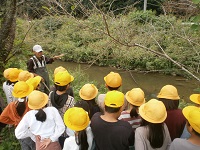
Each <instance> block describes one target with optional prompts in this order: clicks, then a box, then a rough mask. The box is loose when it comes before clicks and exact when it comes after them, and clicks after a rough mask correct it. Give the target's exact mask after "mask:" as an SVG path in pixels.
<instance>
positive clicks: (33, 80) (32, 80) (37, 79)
mask: <svg viewBox="0 0 200 150" xmlns="http://www.w3.org/2000/svg"><path fill="white" fill-rule="evenodd" d="M41 80H42V77H41V76H36V77H34V78H30V79H28V80H27V81H26V83H28V84H30V85H32V86H33V87H34V89H36V88H37V87H38V85H39V84H40V82H41Z"/></svg>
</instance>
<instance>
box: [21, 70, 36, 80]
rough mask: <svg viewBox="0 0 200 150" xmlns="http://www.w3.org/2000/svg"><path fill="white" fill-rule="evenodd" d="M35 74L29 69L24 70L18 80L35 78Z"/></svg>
mask: <svg viewBox="0 0 200 150" xmlns="http://www.w3.org/2000/svg"><path fill="white" fill-rule="evenodd" d="M33 77H34V74H33V73H30V72H29V71H22V72H20V73H19V75H18V81H27V80H28V79H30V78H33Z"/></svg>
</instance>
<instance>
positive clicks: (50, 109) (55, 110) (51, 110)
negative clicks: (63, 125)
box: [45, 106, 58, 113]
mask: <svg viewBox="0 0 200 150" xmlns="http://www.w3.org/2000/svg"><path fill="white" fill-rule="evenodd" d="M45 110H46V111H48V112H52V113H53V112H58V110H57V109H56V108H55V107H53V106H48V107H46V108H45Z"/></svg>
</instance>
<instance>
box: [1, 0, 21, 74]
mask: <svg viewBox="0 0 200 150" xmlns="http://www.w3.org/2000/svg"><path fill="white" fill-rule="evenodd" d="M16 1H17V0H1V2H0V3H1V5H0V12H1V14H0V15H1V16H0V19H1V26H0V70H4V66H5V64H6V63H7V58H8V57H9V55H10V53H11V51H12V48H13V43H14V39H15V28H16V4H17V2H16ZM1 72H2V71H1ZM0 76H2V74H0Z"/></svg>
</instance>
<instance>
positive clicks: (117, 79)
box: [104, 72, 122, 88]
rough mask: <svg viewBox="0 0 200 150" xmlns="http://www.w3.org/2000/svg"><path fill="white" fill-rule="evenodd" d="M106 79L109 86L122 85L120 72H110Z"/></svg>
mask: <svg viewBox="0 0 200 150" xmlns="http://www.w3.org/2000/svg"><path fill="white" fill-rule="evenodd" d="M104 81H105V82H106V84H107V85H108V86H109V87H113V88H115V87H119V86H121V85H122V78H121V76H120V75H119V73H115V72H110V73H109V74H108V75H107V76H105V77H104Z"/></svg>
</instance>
